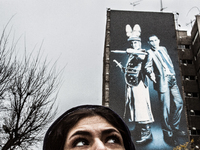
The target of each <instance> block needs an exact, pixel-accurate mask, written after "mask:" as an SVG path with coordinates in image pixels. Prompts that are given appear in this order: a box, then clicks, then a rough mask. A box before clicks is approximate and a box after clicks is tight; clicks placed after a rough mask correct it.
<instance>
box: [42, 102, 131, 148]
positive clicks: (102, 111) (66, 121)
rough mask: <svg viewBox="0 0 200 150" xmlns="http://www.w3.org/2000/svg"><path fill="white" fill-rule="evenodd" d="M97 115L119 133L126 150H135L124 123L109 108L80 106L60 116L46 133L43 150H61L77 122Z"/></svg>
mask: <svg viewBox="0 0 200 150" xmlns="http://www.w3.org/2000/svg"><path fill="white" fill-rule="evenodd" d="M97 115H98V116H101V117H103V118H104V119H106V120H107V121H108V122H109V123H110V124H111V125H113V126H114V127H115V128H116V129H117V130H118V131H119V132H120V134H121V136H122V138H123V142H124V147H125V149H126V150H135V147H134V144H133V142H132V140H131V134H130V131H129V129H128V127H127V126H126V124H125V123H124V121H123V120H122V119H121V118H120V117H119V116H118V115H117V114H116V113H115V112H114V111H112V110H111V109H110V108H108V107H104V106H100V105H82V106H78V107H74V108H71V109H69V110H68V111H66V112H65V113H64V114H62V115H61V116H60V117H59V118H58V119H57V120H56V121H55V122H54V123H53V124H52V125H51V126H50V128H49V129H48V131H47V132H46V135H45V138H44V143H43V150H63V149H64V145H65V141H66V137H67V133H68V132H69V130H70V129H71V128H72V127H73V126H74V125H75V124H76V123H77V122H78V121H79V120H81V119H83V118H85V117H89V116H97Z"/></svg>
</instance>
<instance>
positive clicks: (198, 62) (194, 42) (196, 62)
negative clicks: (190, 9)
mask: <svg viewBox="0 0 200 150" xmlns="http://www.w3.org/2000/svg"><path fill="white" fill-rule="evenodd" d="M199 29H200V16H199V15H198V16H196V21H195V23H194V25H193V28H192V31H191V36H187V33H186V31H177V43H178V55H179V62H180V69H181V74H182V85H183V90H184V97H185V98H184V99H185V104H186V105H185V106H186V109H187V119H188V128H189V131H190V139H191V140H192V139H193V140H194V142H193V143H192V147H194V148H195V146H196V149H198V147H200V144H199V143H200V89H199V87H200V36H199V35H200V30H199Z"/></svg>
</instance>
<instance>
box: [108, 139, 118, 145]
mask: <svg viewBox="0 0 200 150" xmlns="http://www.w3.org/2000/svg"><path fill="white" fill-rule="evenodd" d="M107 143H110V144H113V143H116V142H115V140H114V139H110V140H108V141H107Z"/></svg>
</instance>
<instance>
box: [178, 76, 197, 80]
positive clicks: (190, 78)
mask: <svg viewBox="0 0 200 150" xmlns="http://www.w3.org/2000/svg"><path fill="white" fill-rule="evenodd" d="M196 78H197V77H196V76H182V80H196Z"/></svg>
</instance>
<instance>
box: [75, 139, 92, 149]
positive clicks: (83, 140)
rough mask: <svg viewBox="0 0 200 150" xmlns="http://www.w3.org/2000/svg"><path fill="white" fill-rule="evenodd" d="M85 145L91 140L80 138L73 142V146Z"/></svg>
mask: <svg viewBox="0 0 200 150" xmlns="http://www.w3.org/2000/svg"><path fill="white" fill-rule="evenodd" d="M85 145H89V142H88V141H87V140H85V139H78V140H76V141H75V142H74V143H73V147H82V146H85Z"/></svg>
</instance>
